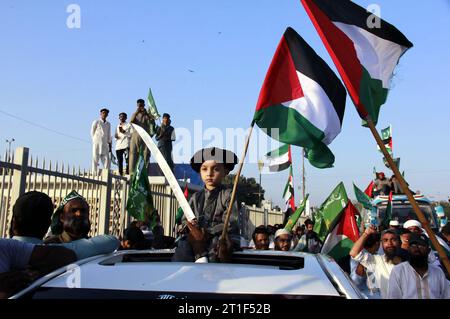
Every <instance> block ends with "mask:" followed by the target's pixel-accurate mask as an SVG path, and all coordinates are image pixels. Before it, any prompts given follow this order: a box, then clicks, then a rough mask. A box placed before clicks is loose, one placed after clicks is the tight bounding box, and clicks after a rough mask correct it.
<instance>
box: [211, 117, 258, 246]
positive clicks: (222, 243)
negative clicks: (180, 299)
mask: <svg viewBox="0 0 450 319" xmlns="http://www.w3.org/2000/svg"><path fill="white" fill-rule="evenodd" d="M254 126H255V121H252V124H251V126H250V131H249V133H248V136H247V140H246V141H245V147H244V152H243V154H242V157H241V160H240V162H239V168H238V171H237V173H236V176H235V178H234V184H233V192H232V193H231V200H230V204H229V205H228V209H227V214H226V216H225V223H224V226H223V231H222V236H221V237H220V241H219V247H224V248H225V247H226V245H227V244H226V243H227V238H228V223H229V221H230V217H231V211H232V210H233V204H234V201H235V199H236V192H237V185H238V182H239V177H240V176H241V172H242V167H243V166H244V161H245V157H246V156H247V151H248V145H249V144H250V137H251V136H252V133H253V127H254ZM219 254H220V249H219Z"/></svg>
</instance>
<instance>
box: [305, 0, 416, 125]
mask: <svg viewBox="0 0 450 319" xmlns="http://www.w3.org/2000/svg"><path fill="white" fill-rule="evenodd" d="M301 1H302V4H303V6H304V7H305V9H306V12H307V13H308V15H309V17H310V18H311V20H312V22H313V24H314V26H315V28H316V29H317V32H318V33H319V35H320V37H321V38H322V41H323V43H324V44H325V46H326V48H327V50H328V52H329V53H330V55H331V58H332V59H333V61H334V63H335V65H336V67H337V69H338V71H339V73H340V74H341V77H342V79H343V80H344V84H345V86H346V87H347V90H348V92H349V94H350V96H351V98H352V100H353V103H354V104H355V106H356V109H357V110H358V113H359V116H360V117H361V118H362V119H363V120H364V119H366V117H367V116H370V118H371V119H372V120H373V122H374V124H376V123H377V121H378V113H379V111H380V106H381V105H382V104H384V103H385V101H386V98H387V94H388V90H389V84H390V80H391V78H392V75H393V71H394V69H395V67H396V65H397V64H398V61H399V59H400V57H401V56H402V55H403V53H405V52H406V51H407V50H408V49H409V48H411V47H412V46H413V44H412V43H411V42H410V41H409V40H408V39H407V38H406V37H405V36H404V35H403V34H402V33H401V32H400V31H399V30H397V28H395V27H394V26H393V25H391V24H389V23H387V22H386V21H384V20H382V19H379V18H378V17H376V16H374V15H373V14H372V13H371V12H367V11H366V9H364V8H362V7H360V6H358V5H357V4H355V3H353V2H352V1H349V0H339V1H337V0H301ZM374 17H375V18H376V19H378V21H379V25H376V23H375V25H371V24H373V23H374ZM375 22H376V21H375Z"/></svg>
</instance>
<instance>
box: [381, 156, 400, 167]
mask: <svg viewBox="0 0 450 319" xmlns="http://www.w3.org/2000/svg"><path fill="white" fill-rule="evenodd" d="M392 160H393V161H394V163H395V166H397V168H398V169H400V157H396V158H392ZM383 162H384V165H386V167H387V168H391V166H390V165H389V163H388V161H387V160H386V158H385V157H383Z"/></svg>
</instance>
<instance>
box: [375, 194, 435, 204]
mask: <svg viewBox="0 0 450 319" xmlns="http://www.w3.org/2000/svg"><path fill="white" fill-rule="evenodd" d="M414 199H415V200H416V201H418V202H419V203H422V204H423V203H426V204H430V203H431V201H430V200H429V199H428V198H427V197H425V196H424V195H414ZM392 200H393V201H402V202H408V203H409V201H408V197H407V196H406V195H392ZM387 201H389V196H387V195H379V196H377V197H375V198H374V199H373V201H372V204H373V205H378V204H380V203H383V202H387Z"/></svg>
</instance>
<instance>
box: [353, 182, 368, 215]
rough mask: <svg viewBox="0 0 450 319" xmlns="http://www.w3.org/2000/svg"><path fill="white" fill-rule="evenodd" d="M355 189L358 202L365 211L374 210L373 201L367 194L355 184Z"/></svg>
mask: <svg viewBox="0 0 450 319" xmlns="http://www.w3.org/2000/svg"><path fill="white" fill-rule="evenodd" d="M353 189H354V190H355V196H356V200H357V201H358V202H360V203H361V204H362V205H363V207H364V208H365V209H372V201H371V199H370V197H369V196H367V194H366V193H364V192H363V191H362V190H360V189H359V188H358V187H357V186H356V185H355V183H353Z"/></svg>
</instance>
